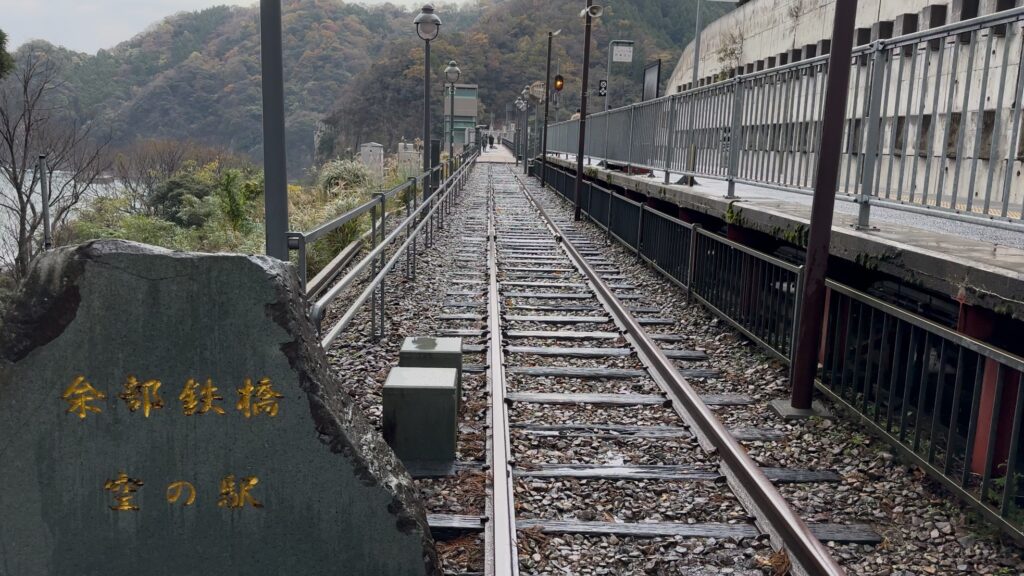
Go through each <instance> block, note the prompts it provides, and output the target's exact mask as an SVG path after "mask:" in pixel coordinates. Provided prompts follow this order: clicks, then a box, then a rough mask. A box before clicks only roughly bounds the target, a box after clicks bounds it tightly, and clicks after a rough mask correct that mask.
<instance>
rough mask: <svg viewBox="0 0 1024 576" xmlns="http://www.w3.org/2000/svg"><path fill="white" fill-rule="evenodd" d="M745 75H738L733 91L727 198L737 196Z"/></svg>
mask: <svg viewBox="0 0 1024 576" xmlns="http://www.w3.org/2000/svg"><path fill="white" fill-rule="evenodd" d="M743 93H744V86H743V77H742V76H737V77H736V78H735V81H734V82H733V92H732V125H731V126H730V127H729V175H728V177H729V180H728V182H729V187H728V190H727V191H726V193H725V197H726V198H735V197H736V177H737V176H738V175H739V167H740V147H739V145H738V142H737V139H738V138H739V134H740V130H742V129H743V127H742V126H741V124H742V123H743Z"/></svg>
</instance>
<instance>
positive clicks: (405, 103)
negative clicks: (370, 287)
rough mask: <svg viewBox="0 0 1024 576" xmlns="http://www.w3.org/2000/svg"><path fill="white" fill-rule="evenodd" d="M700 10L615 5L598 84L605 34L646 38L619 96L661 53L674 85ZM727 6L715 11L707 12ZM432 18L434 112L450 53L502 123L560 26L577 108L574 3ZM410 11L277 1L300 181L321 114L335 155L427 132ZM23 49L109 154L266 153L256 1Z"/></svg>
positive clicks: (671, 0) (290, 143)
mask: <svg viewBox="0 0 1024 576" xmlns="http://www.w3.org/2000/svg"><path fill="white" fill-rule="evenodd" d="M695 2H696V0H687V1H686V2H682V3H680V2H679V1H678V0H631V1H629V2H625V1H623V2H615V1H612V2H610V4H609V6H607V7H606V11H605V16H604V17H603V18H601V19H599V20H597V21H596V25H595V34H594V36H595V43H594V46H593V49H594V52H593V54H592V63H593V67H592V70H591V75H592V76H591V77H592V78H593V79H594V82H596V81H597V78H599V77H600V76H601V75H602V74H603V68H604V66H605V64H604V51H605V49H606V44H607V39H608V38H610V37H612V36H613V35H616V37H619V36H621V35H625V37H633V38H635V39H637V41H638V50H637V52H638V58H637V62H634V64H633V65H632V67H631V68H630V69H629V70H628V72H627V70H626V68H627V67H625V66H620V67H619V69H617V70H616V73H615V74H616V77H620V75H621V78H622V79H624V80H626V81H625V85H624V86H623V87H622V88H623V89H624V92H619V97H623V96H631V95H634V94H636V93H638V90H639V85H640V82H639V78H638V76H639V74H637V71H638V70H639V71H642V67H643V63H644V61H645V60H647V59H653V58H655V57H662V59H663V62H662V66H663V69H664V70H665V71H666V72H665V74H663V76H664V77H666V78H667V76H668V72H670V71H671V68H672V66H674V64H675V59H676V58H678V54H679V53H680V51H681V49H682V47H683V45H684V44H685V42H687V41H688V40H689V38H690V37H692V35H693V18H692V16H693V14H692V6H693V5H694V4H695ZM723 8H724V9H723ZM727 9H728V7H722V6H721V5H711V4H709V5H707V6H706V7H705V10H707V11H708V14H706V15H705V17H706V18H707V19H711V18H714V17H716V15H717V14H719V13H724V11H725V10H727ZM438 13H439V15H440V16H441V18H442V20H443V22H444V24H443V25H442V29H441V35H440V37H439V38H438V39H437V40H435V42H434V44H433V46H432V48H433V56H434V61H433V73H434V74H435V75H436V76H435V77H434V79H433V82H434V83H435V85H436V86H437V91H436V94H437V97H436V98H435V101H436V102H435V105H436V112H435V113H436V114H437V116H436V117H437V118H440V112H441V111H440V101H441V90H442V88H441V86H442V80H441V78H440V74H441V73H442V70H443V68H444V65H445V64H446V63H447V61H448V60H449V59H452V58H454V59H457V60H459V62H460V66H461V67H462V69H463V71H464V79H465V80H466V81H468V82H475V83H478V84H480V86H481V104H482V106H481V109H482V112H483V113H484V114H487V113H490V112H494V114H495V118H496V119H501V118H503V116H504V111H505V110H504V105H505V103H507V102H511V101H512V100H514V98H515V95H516V94H518V92H519V90H521V89H522V85H523V84H526V83H528V82H532V81H533V80H537V79H543V72H544V67H543V64H544V50H545V48H546V43H545V42H544V40H545V38H546V33H547V29H548V28H555V27H561V28H563V33H562V35H561V36H560V37H559V38H558V39H557V41H556V50H555V51H556V60H557V61H558V63H559V65H560V69H561V72H562V74H563V75H566V77H567V79H568V82H567V87H566V98H565V99H564V102H563V116H564V115H565V114H564V113H565V111H566V110H569V109H570V107H573V109H574V106H575V104H573V102H574V101H575V100H578V92H579V86H578V82H577V81H576V80H575V76H577V75H578V69H579V62H580V61H581V60H582V28H583V27H582V25H581V24H580V21H579V17H578V11H577V10H576V8H575V7H570V5H569V3H568V2H557V3H556V2H545V1H542V0H497V1H492V0H481V1H479V2H477V3H476V4H475V5H463V6H458V5H449V6H439V7H438ZM414 15H415V13H414V12H413V11H409V10H407V9H405V8H402V7H398V6H395V5H391V4H384V5H377V6H371V7H367V6H363V5H360V4H349V3H344V2H341V1H340V0H312V1H310V0H285V2H283V5H282V24H283V38H284V61H285V81H286V86H285V102H286V114H287V121H286V139H287V150H288V163H289V174H290V176H291V177H293V178H297V177H301V176H302V174H303V172H304V171H305V170H306V169H307V168H309V167H310V166H311V165H312V164H313V160H314V152H315V151H314V150H313V133H314V130H315V127H316V125H317V123H318V122H319V121H321V120H326V121H327V122H328V123H329V124H330V125H332V126H333V127H334V128H335V130H334V132H335V133H336V134H337V142H332V143H331V150H330V152H332V154H333V155H336V154H338V153H343V152H344V151H345V150H347V149H354V146H355V145H356V144H357V143H358V142H362V141H370V140H376V141H379V142H381V143H384V144H385V145H387V146H388V147H389V149H390V148H392V147H393V145H394V143H395V142H396V141H397V140H398V139H401V138H402V137H409V138H414V137H416V136H418V135H419V132H420V130H421V128H417V127H418V126H419V123H420V122H422V120H421V117H422V103H421V102H422V57H423V56H422V54H423V48H422V46H423V42H422V41H421V40H419V39H418V38H417V37H416V36H415V32H414V29H413V26H412V18H413V17H414ZM577 36H578V38H577ZM26 51H42V52H45V53H46V54H47V55H48V56H49V57H51V58H53V59H55V60H57V61H59V62H60V64H61V67H62V70H63V72H62V76H63V80H64V87H63V88H62V91H61V93H62V98H63V105H64V107H65V108H66V113H67V114H68V115H69V116H71V117H72V118H73V119H74V120H75V121H76V122H79V123H82V124H87V125H90V126H91V127H92V128H93V129H94V130H98V131H100V132H109V134H110V135H111V142H112V144H113V145H114V146H115V147H124V146H128V145H130V144H131V143H132V142H133V141H135V140H137V139H145V138H170V139H189V140H194V141H197V142H200V143H202V144H207V145H214V146H220V147H225V148H228V149H231V150H232V151H235V152H239V153H242V154H246V155H249V156H250V157H253V158H258V157H259V156H260V155H261V154H262V122H261V100H260V63H259V51H260V46H259V9H258V6H254V7H238V6H216V7H212V8H207V9H204V10H200V11H195V12H181V13H178V14H175V15H172V16H169V17H167V18H165V19H163V20H161V21H160V22H156V23H154V24H152V25H150V26H148V27H147V28H146V29H144V30H143V31H142V32H140V33H139V34H137V35H136V36H134V37H132V38H131V39H130V40H127V41H124V42H121V43H119V44H117V45H116V46H114V47H112V48H110V49H105V50H99V51H98V52H97V53H96V54H94V55H90V54H86V53H81V52H74V51H72V50H68V49H65V48H62V47H59V46H54V45H52V44H49V43H45V42H42V41H34V42H30V43H27V44H24V45H22V46H21V47H20V48H19V49H18V50H17V51H15V57H16V58H17V57H18V56H19V54H24V53H25V52H26ZM592 102H595V101H594V100H592ZM595 103H596V104H597V105H598V106H600V102H595ZM620 103H621V101H620ZM482 118H484V119H486V118H487V116H482ZM436 129H437V133H438V134H440V122H437V123H436ZM332 154H328V156H330V155H332ZM321 157H322V158H323V157H324V155H323V154H321Z"/></svg>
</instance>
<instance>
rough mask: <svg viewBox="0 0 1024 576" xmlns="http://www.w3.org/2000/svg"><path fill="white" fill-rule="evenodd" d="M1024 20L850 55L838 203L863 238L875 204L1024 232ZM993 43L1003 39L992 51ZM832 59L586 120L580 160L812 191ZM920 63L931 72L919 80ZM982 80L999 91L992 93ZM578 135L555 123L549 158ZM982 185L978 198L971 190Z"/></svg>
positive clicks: (970, 25) (954, 29)
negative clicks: (853, 207)
mask: <svg viewBox="0 0 1024 576" xmlns="http://www.w3.org/2000/svg"><path fill="white" fill-rule="evenodd" d="M1022 21H1024V7H1020V8H1012V9H1008V10H1003V11H999V12H995V13H992V14H986V15H983V16H978V17H975V18H971V19H969V20H964V21H960V22H953V23H949V24H945V25H942V26H938V27H935V28H931V29H928V30H921V31H917V32H911V33H908V34H903V35H901V36H898V37H895V38H887V39H878V40H875V41H873V42H871V43H869V44H862V45H860V46H857V47H856V48H854V49H853V52H852V55H851V60H852V62H853V65H854V67H855V68H856V73H855V74H854V75H852V76H851V79H850V82H849V88H848V89H849V90H850V91H851V94H852V96H851V99H852V100H851V105H850V107H849V109H848V111H847V113H846V122H845V126H844V130H843V133H842V135H841V136H840V135H833V136H834V137H842V138H843V139H844V141H845V142H846V144H845V146H844V152H843V156H844V160H843V164H844V167H843V170H842V173H843V174H844V176H841V177H840V180H841V181H840V186H839V187H838V190H837V198H839V199H841V200H843V201H847V202H854V203H857V204H858V205H859V206H860V208H859V210H858V221H857V226H858V227H859V228H868V227H870V212H871V207H872V206H880V207H883V208H887V209H893V210H900V211H905V212H913V213H918V214H927V215H929V216H932V217H937V218H944V219H950V220H956V221H961V222H966V223H971V224H977V225H980V226H987V227H993V228H1000V229H1005V230H1012V231H1018V232H1019V231H1021V230H1022V229H1024V205H1022V204H1021V203H1020V202H1021V201H1020V200H1019V196H1020V186H1019V185H1018V183H1017V182H1016V181H1015V179H1014V178H1013V177H1012V174H1013V173H1014V172H1016V171H1017V170H1019V166H1020V165H1021V163H1022V161H1021V159H1020V158H1019V157H1018V155H1017V153H1016V152H1015V150H1016V148H1017V146H1018V140H1019V137H1018V135H1019V131H1020V130H1021V129H1022V127H1021V122H1022V120H1021V112H1020V107H1019V106H1017V104H1016V102H1017V101H1018V100H1019V98H1018V97H1017V93H1019V92H1020V90H1021V89H1022V86H1024V82H1022V81H1021V78H1024V68H1022V67H1021V66H1020V65H1019V63H1017V62H1016V61H1015V55H1016V53H1017V52H1018V49H1017V46H1018V45H1019V43H1020V37H1021V34H1022V30H1021V28H1020V23H1021V22H1022ZM1000 28H1004V30H1003V31H1002V32H1000V31H999V29H1000ZM999 38H1002V40H999ZM994 41H995V42H1002V45H1001V47H1000V48H999V49H998V50H995V49H993V42H994ZM939 46H941V48H939ZM935 54H937V56H936V55H935ZM944 56H945V66H944V60H943V57H944ZM829 58H830V56H829V55H820V56H815V57H813V58H808V59H805V60H799V61H796V62H790V63H787V64H783V65H779V66H774V67H771V68H766V69H763V70H758V71H752V72H748V73H745V74H744V73H739V74H734V75H732V76H730V77H729V79H728V80H726V81H717V82H711V83H708V84H705V85H703V86H691V87H690V88H689V89H687V90H686V91H683V92H679V93H675V94H670V95H666V96H663V97H661V98H657V99H654V100H649V101H645V102H638V103H634V104H630V105H626V106H621V107H619V108H615V109H612V110H608V111H603V112H598V113H595V114H591V115H589V116H588V120H590V121H591V122H593V123H594V124H593V126H592V129H591V130H588V133H587V142H586V145H585V152H584V153H585V154H587V155H588V156H589V157H592V158H596V159H604V160H605V161H607V162H610V163H612V162H613V163H616V164H625V165H627V166H636V167H642V168H646V169H650V170H659V171H660V170H663V171H665V179H666V183H668V180H669V175H670V174H682V175H684V176H690V177H700V178H703V179H712V180H723V181H725V182H727V184H728V192H727V194H726V196H727V197H728V198H733V197H735V187H736V184H737V183H744V184H750V185H753V186H759V187H764V188H768V189H772V190H779V191H784V192H791V193H801V194H807V193H809V192H810V190H811V189H812V188H813V186H814V182H815V179H816V173H815V171H814V170H813V162H814V160H813V157H814V155H815V153H816V152H815V151H816V150H817V144H818V143H820V140H821V138H822V137H823V135H822V134H821V133H820V122H821V114H822V113H823V108H822V107H821V106H820V104H821V101H822V95H823V93H824V92H823V87H824V80H823V79H824V78H825V77H826V76H827V75H828V64H829V62H828V61H829ZM925 66H932V67H933V68H934V67H937V68H938V70H937V71H936V72H933V73H931V74H932V75H925V74H920V73H915V72H916V71H917V70H918V69H920V70H923V69H924V67H925ZM907 68H909V70H910V71H909V74H907V70H906V69H907ZM990 69H992V70H993V71H994V72H993V77H992V78H993V79H994V80H998V87H997V85H996V83H993V82H986V79H987V78H989V76H988V71H989V70H990ZM730 73H732V71H730ZM905 74H906V75H905ZM1014 77H1016V80H1014ZM979 79H980V84H979ZM954 85H962V86H965V88H964V89H963V90H960V89H955V90H954ZM990 85H991V86H990ZM972 86H973V87H974V92H973V93H972V90H971V87H972ZM1015 86H1016V89H1015ZM883 87H886V88H884V89H883ZM922 91H923V92H922ZM924 93H927V94H929V95H936V96H929V98H928V100H929V101H931V104H927V103H926V102H925V99H924V97H923V95H922V96H918V94H924ZM940 93H941V94H944V96H943V97H942V99H941V100H939V99H938V96H937V95H938V94H940ZM954 93H955V94H956V96H955V98H954V96H953V94H954ZM945 95H948V96H945ZM997 96H998V99H997ZM915 97H916V98H915ZM915 102H919V104H915ZM993 102H995V103H996V107H997V110H996V114H995V121H994V124H993V125H991V126H990V125H989V124H986V123H985V122H983V121H982V120H981V119H980V118H981V116H982V114H991V106H990V105H989V104H991V103H993ZM677 108H678V109H679V112H680V113H679V114H678V115H677V113H676V112H677ZM729 108H732V110H731V118H730V110H729ZM971 118H975V120H971ZM915 126H916V128H915ZM951 126H954V127H953V128H951ZM578 127H579V120H569V121H564V122H558V123H555V124H552V125H551V126H550V127H549V132H550V135H549V141H550V145H549V150H550V151H551V152H555V153H558V152H563V153H568V154H572V153H574V152H575V150H576V143H575V139H574V138H573V137H572V135H573V134H574V133H575V132H576V131H577V130H578ZM922 127H927V128H922ZM609 133H611V134H614V135H615V136H611V137H610V136H609ZM620 134H621V136H619V135H620ZM952 135H955V136H956V138H955V140H956V143H955V146H956V150H955V151H954V152H952V153H950V152H946V151H945V149H944V147H948V146H950V144H947V142H948V141H949V140H948V139H949V138H950V137H951V136H952ZM602 140H603V143H602ZM972 143H973V144H972ZM602 145H603V149H602ZM972 147H973V148H972ZM918 158H920V160H918ZM933 174H937V175H936V176H934V177H933V176H932V175H933ZM978 187H984V188H983V190H984V193H983V194H980V195H979V194H975V193H974V191H975V189H976V188H978ZM1011 201H1012V202H1011ZM1011 204H1012V205H1011Z"/></svg>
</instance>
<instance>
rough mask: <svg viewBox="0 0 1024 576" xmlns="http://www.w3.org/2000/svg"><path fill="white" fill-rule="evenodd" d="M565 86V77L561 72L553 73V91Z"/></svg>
mask: <svg viewBox="0 0 1024 576" xmlns="http://www.w3.org/2000/svg"><path fill="white" fill-rule="evenodd" d="M562 88H565V78H562V75H561V74H557V75H555V92H561V91H562Z"/></svg>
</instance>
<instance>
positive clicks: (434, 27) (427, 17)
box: [412, 4, 441, 42]
mask: <svg viewBox="0 0 1024 576" xmlns="http://www.w3.org/2000/svg"><path fill="white" fill-rule="evenodd" d="M412 23H413V24H415V25H416V34H417V35H418V36H419V37H420V38H422V39H423V40H426V41H427V42H430V41H431V40H433V39H434V38H437V33H438V32H439V31H440V30H441V19H440V18H438V17H437V14H434V7H433V5H431V4H424V5H423V8H420V13H419V14H417V15H416V19H415V20H413V21H412Z"/></svg>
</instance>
